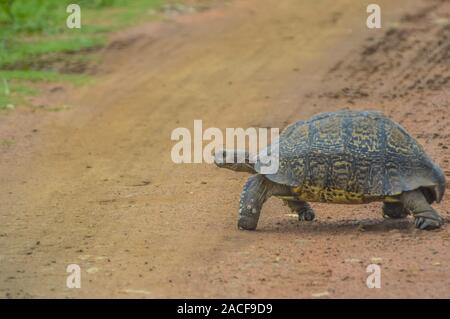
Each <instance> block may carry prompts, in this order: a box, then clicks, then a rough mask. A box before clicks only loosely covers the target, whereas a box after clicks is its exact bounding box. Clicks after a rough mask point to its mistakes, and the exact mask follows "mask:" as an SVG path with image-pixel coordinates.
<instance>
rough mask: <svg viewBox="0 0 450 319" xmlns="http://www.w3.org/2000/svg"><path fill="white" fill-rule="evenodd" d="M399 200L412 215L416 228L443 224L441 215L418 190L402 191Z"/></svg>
mask: <svg viewBox="0 0 450 319" xmlns="http://www.w3.org/2000/svg"><path fill="white" fill-rule="evenodd" d="M401 202H402V203H403V205H404V206H405V208H406V209H408V210H409V211H410V212H411V213H412V214H413V215H414V219H415V221H414V222H415V224H416V228H419V229H426V230H429V229H435V228H439V227H441V226H442V225H443V224H444V220H443V219H442V217H441V216H440V215H439V214H438V213H437V212H436V211H435V210H434V209H433V207H431V206H430V204H429V203H428V201H427V199H426V198H425V196H424V195H423V193H422V192H421V191H420V190H418V189H416V190H414V191H411V192H405V193H403V194H402V196H401Z"/></svg>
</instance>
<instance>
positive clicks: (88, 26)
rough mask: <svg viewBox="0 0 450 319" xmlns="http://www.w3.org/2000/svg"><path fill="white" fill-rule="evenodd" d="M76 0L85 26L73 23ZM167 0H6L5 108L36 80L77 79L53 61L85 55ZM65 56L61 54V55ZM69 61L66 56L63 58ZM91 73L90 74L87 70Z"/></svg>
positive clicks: (1, 46) (1, 5)
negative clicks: (70, 18) (72, 8)
mask: <svg viewBox="0 0 450 319" xmlns="http://www.w3.org/2000/svg"><path fill="white" fill-rule="evenodd" d="M71 3H77V4H78V5H80V7H81V29H69V28H68V27H67V26H66V20H67V17H68V16H69V14H70V13H67V12H66V8H67V6H68V5H69V4H71ZM163 3H164V0H77V1H73V0H0V109H1V108H6V107H7V106H8V105H9V108H11V105H13V102H14V97H15V96H20V95H23V94H27V92H28V93H30V92H31V91H33V90H32V89H31V88H30V89H29V90H28V89H25V87H26V85H27V83H29V82H30V81H75V82H77V83H79V82H80V79H82V78H83V77H80V76H79V75H61V74H58V72H59V70H58V69H56V68H55V67H54V65H53V64H52V63H51V61H52V59H57V57H58V55H63V58H62V59H63V60H69V59H79V58H80V57H79V56H77V55H76V54H73V53H76V52H80V51H83V52H84V51H86V52H87V51H88V50H92V49H95V48H99V47H101V46H103V45H104V44H105V43H106V36H107V34H108V33H109V32H112V31H116V30H118V29H121V28H124V27H126V26H129V25H131V24H133V23H136V22H138V21H142V20H143V19H148V18H154V17H155V10H156V9H158V8H159V7H160V6H162V4H163ZM60 60H61V59H60ZM63 62H64V61H63ZM84 79H86V76H84Z"/></svg>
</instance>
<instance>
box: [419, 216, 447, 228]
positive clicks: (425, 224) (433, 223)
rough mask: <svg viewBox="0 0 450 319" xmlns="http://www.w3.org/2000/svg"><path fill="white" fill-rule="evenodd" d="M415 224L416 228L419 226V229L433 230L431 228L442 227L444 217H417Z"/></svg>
mask: <svg viewBox="0 0 450 319" xmlns="http://www.w3.org/2000/svg"><path fill="white" fill-rule="evenodd" d="M414 224H415V225H416V228H418V229H421V230H431V229H436V228H440V227H441V226H442V225H443V224H444V223H443V221H442V219H440V220H437V219H431V218H426V217H417V218H416V219H415V220H414Z"/></svg>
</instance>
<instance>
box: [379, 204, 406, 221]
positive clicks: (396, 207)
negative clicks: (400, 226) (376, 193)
mask: <svg viewBox="0 0 450 319" xmlns="http://www.w3.org/2000/svg"><path fill="white" fill-rule="evenodd" d="M408 214H409V212H408V210H406V209H405V207H404V206H403V204H402V203H383V217H384V218H392V219H398V218H405V217H406V216H408Z"/></svg>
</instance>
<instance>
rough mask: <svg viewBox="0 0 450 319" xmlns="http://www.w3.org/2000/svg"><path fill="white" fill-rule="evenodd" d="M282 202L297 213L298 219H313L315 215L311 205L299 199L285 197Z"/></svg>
mask: <svg viewBox="0 0 450 319" xmlns="http://www.w3.org/2000/svg"><path fill="white" fill-rule="evenodd" d="M284 202H285V203H286V204H287V205H288V206H289V208H290V209H291V210H292V211H293V212H296V213H297V214H298V220H300V221H303V220H305V221H313V220H314V218H315V217H316V215H315V214H314V210H313V209H312V208H311V206H310V205H309V204H308V203H307V202H304V201H301V200H288V199H285V200H284Z"/></svg>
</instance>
